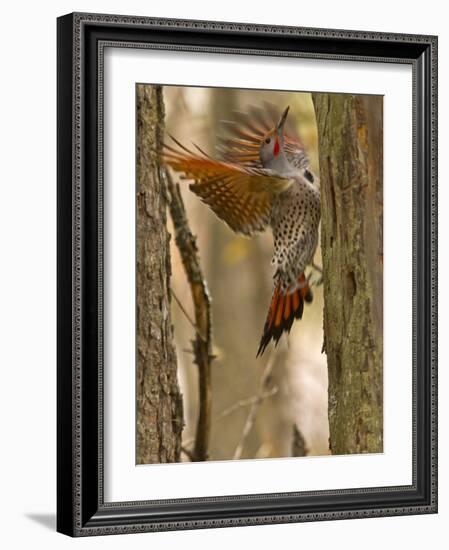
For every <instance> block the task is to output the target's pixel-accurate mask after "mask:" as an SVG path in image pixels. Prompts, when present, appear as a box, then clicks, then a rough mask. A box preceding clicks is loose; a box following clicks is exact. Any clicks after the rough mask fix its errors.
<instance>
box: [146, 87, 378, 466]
mask: <svg viewBox="0 0 449 550" xmlns="http://www.w3.org/2000/svg"><path fill="white" fill-rule="evenodd" d="M383 140H384V136H383V96H381V95H363V94H343V93H334V94H332V93H319V92H314V91H296V92H294V91H282V90H259V89H237V88H221V87H209V88H206V87H197V86H175V85H163V84H159V83H157V84H152V83H138V84H136V331H137V336H136V342H137V352H136V464H157V463H166V462H175V463H176V462H201V461H228V460H240V459H244V460H250V459H270V458H288V457H295V458H296V457H314V456H323V455H348V454H365V453H382V452H383V441H384V438H383V415H384V410H383V230H382V228H383ZM155 182H157V183H156V184H155ZM158 186H159V187H160V188H161V190H162V192H163V193H165V194H166V197H167V204H168V207H167V208H166V209H164V208H161V209H159V211H157V210H155V209H154V208H150V207H149V205H150V204H154V197H149V195H151V194H154V193H157V192H158ZM161 250H162V254H163V253H164V252H163V251H164V250H166V262H165V265H164V266H163V269H162V270H161V269H160V268H159V269H155V267H154V261H155V260H154V256H155V255H156V254H161ZM155 289H156V291H155ZM161 293H162V295H163V296H164V298H163V301H162V303H161V300H160V298H159V296H160V295H161ZM156 300H159V302H158V303H155V301H156ZM155 340H156V341H157V342H158V349H159V350H163V354H162V355H163V359H162V360H163V362H164V368H162V362H161V356H160V354H159V356H158V357H156V356H155V353H154V352H153V350H154V349H155V348H154V345H153V342H154V341H155ZM158 365H159V368H158ZM360 365H362V367H361V368H360Z"/></svg>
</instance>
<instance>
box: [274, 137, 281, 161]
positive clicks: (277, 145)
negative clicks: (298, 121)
mask: <svg viewBox="0 0 449 550" xmlns="http://www.w3.org/2000/svg"><path fill="white" fill-rule="evenodd" d="M280 149H281V148H280V147H279V140H278V138H276V141H275V143H274V150H273V155H274V156H275V157H277V156H278V155H279V151H280Z"/></svg>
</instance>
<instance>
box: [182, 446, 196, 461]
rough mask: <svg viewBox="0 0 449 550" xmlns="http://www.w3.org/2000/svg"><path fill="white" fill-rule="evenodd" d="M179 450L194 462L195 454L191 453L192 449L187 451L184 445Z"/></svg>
mask: <svg viewBox="0 0 449 550" xmlns="http://www.w3.org/2000/svg"><path fill="white" fill-rule="evenodd" d="M181 452H182V453H184V454H185V455H186V457H187V458H188V459H189V460H190V462H195V456H194V454H193V453H192V451H189V450H188V449H186V448H185V447H181Z"/></svg>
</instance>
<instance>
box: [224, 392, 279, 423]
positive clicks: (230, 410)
mask: <svg viewBox="0 0 449 550" xmlns="http://www.w3.org/2000/svg"><path fill="white" fill-rule="evenodd" d="M278 389H279V388H278V387H277V386H274V387H273V388H271V390H269V391H267V392H265V393H264V394H263V395H253V396H252V397H248V398H247V399H241V400H240V401H237V403H234V404H233V405H230V406H229V407H227V408H226V409H224V410H223V411H222V412H221V413H220V414H219V415H218V416H217V418H216V420H217V421H218V420H221V419H222V418H224V417H225V416H228V415H230V414H232V413H233V412H235V411H237V410H238V409H241V408H243V407H248V406H249V405H253V404H254V403H255V402H257V401H258V400H259V399H262V400H263V399H267V398H268V397H271V396H272V395H276V394H277V392H278Z"/></svg>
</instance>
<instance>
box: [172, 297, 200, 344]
mask: <svg viewBox="0 0 449 550" xmlns="http://www.w3.org/2000/svg"><path fill="white" fill-rule="evenodd" d="M171 293H172V296H173V298H174V299H175V302H176V303H177V304H178V306H179V309H180V310H181V311H182V312H183V313H184V316H185V318H186V319H187V321H189V323H190V324H191V326H192V327H193V328H194V329H195V332H196V333H197V334H198V336H199V337H200V338H201V340H202V341H203V342H206V338H205V337H204V336H203V335H202V334H201V332H200V331H199V329H198V327H197V326H196V325H195V321H194V320H193V319H192V318H191V317H190V315H189V313H188V311H187V310H186V308H185V307H184V306H183V305H182V302H181V300H180V299H179V298H178V296H177V295H176V292H175V291H174V290H173V287H172V289H171Z"/></svg>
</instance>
